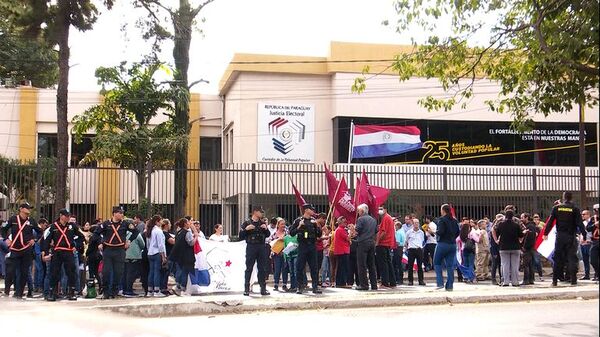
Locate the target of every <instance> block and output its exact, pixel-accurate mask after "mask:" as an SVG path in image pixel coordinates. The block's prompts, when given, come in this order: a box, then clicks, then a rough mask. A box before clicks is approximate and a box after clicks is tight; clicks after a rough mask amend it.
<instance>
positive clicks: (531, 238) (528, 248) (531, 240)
mask: <svg viewBox="0 0 600 337" xmlns="http://www.w3.org/2000/svg"><path fill="white" fill-rule="evenodd" d="M525 228H526V229H527V230H528V232H527V233H526V234H525V238H524V239H523V284H524V285H527V284H533V281H534V276H535V266H534V263H533V262H534V261H533V257H534V248H533V247H534V246H535V241H536V239H537V235H538V228H537V226H536V225H535V223H534V222H533V221H532V222H527V223H526V224H525Z"/></svg>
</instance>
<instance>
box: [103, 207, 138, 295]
mask: <svg viewBox="0 0 600 337" xmlns="http://www.w3.org/2000/svg"><path fill="white" fill-rule="evenodd" d="M123 213H124V210H123V208H121V207H120V206H115V207H113V210H112V218H111V219H110V220H107V221H105V222H103V223H101V224H100V225H99V226H98V228H97V229H96V233H97V234H99V235H101V236H102V244H100V245H99V246H98V249H100V250H101V251H102V260H103V261H104V267H103V269H102V284H103V285H104V294H103V295H102V299H109V298H115V296H116V294H117V292H118V289H119V282H121V279H122V277H123V270H124V269H125V250H127V248H129V244H130V242H129V240H127V232H130V230H129V228H128V226H127V224H125V223H123ZM132 236H133V235H132ZM111 274H112V284H111V283H110V280H111Z"/></svg>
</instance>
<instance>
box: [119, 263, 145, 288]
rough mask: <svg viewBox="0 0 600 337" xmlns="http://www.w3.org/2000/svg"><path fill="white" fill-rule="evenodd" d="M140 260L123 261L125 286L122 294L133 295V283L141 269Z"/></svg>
mask: <svg viewBox="0 0 600 337" xmlns="http://www.w3.org/2000/svg"><path fill="white" fill-rule="evenodd" d="M141 265H142V260H126V261H125V284H124V285H123V293H124V294H129V295H131V294H133V283H134V282H135V280H136V279H137V278H138V277H140V271H141V269H142V267H141Z"/></svg>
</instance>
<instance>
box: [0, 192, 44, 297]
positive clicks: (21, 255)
mask: <svg viewBox="0 0 600 337" xmlns="http://www.w3.org/2000/svg"><path fill="white" fill-rule="evenodd" d="M30 213H31V205H29V204H28V203H22V204H21V205H19V214H17V215H13V216H11V217H10V218H9V219H8V221H7V222H6V223H5V224H4V225H2V227H1V228H0V237H2V238H3V239H4V242H5V243H6V245H7V246H8V249H9V252H8V254H7V255H6V259H7V260H6V283H5V290H4V293H5V295H7V296H8V292H9V291H10V285H11V283H12V282H11V281H13V282H14V284H15V293H14V295H13V297H15V298H19V299H21V298H23V291H24V289H25V282H27V276H28V272H29V270H31V263H32V262H33V254H34V252H33V246H34V244H35V237H34V235H33V232H34V231H35V232H37V233H38V234H41V233H42V230H41V229H40V227H39V226H38V224H37V223H36V222H35V220H33V219H32V218H30V217H29V214H30ZM17 271H19V275H17Z"/></svg>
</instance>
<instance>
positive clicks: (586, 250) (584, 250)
mask: <svg viewBox="0 0 600 337" xmlns="http://www.w3.org/2000/svg"><path fill="white" fill-rule="evenodd" d="M590 247H591V246H590V245H581V259H582V260H583V270H584V273H585V274H584V276H585V277H587V278H589V277H590Z"/></svg>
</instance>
